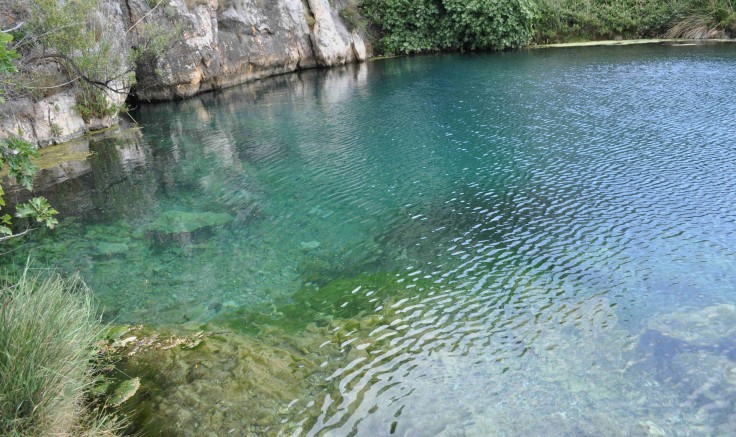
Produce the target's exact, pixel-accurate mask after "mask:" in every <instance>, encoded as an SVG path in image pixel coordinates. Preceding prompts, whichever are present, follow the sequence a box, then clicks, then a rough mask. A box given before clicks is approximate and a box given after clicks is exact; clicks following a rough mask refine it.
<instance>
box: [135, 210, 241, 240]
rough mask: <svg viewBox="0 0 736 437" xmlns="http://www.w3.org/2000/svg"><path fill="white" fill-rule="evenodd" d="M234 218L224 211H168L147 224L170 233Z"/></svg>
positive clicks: (199, 227)
mask: <svg viewBox="0 0 736 437" xmlns="http://www.w3.org/2000/svg"><path fill="white" fill-rule="evenodd" d="M233 220H234V218H233V216H231V215H229V214H224V213H215V212H188V211H166V212H164V213H162V214H161V215H159V216H158V217H156V218H155V219H154V220H153V221H152V222H151V223H150V224H149V225H148V226H147V229H148V230H149V231H153V232H160V233H164V234H169V235H173V234H183V233H191V232H194V231H197V230H200V229H204V228H210V227H213V226H222V225H225V224H228V223H230V222H232V221H233Z"/></svg>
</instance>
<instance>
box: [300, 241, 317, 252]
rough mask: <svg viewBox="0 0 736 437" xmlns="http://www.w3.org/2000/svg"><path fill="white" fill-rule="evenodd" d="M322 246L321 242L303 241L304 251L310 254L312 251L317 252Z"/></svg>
mask: <svg viewBox="0 0 736 437" xmlns="http://www.w3.org/2000/svg"><path fill="white" fill-rule="evenodd" d="M319 246H320V244H319V241H306V242H305V241H302V243H301V248H302V250H303V251H305V252H308V251H310V250H315V249H317V248H319Z"/></svg>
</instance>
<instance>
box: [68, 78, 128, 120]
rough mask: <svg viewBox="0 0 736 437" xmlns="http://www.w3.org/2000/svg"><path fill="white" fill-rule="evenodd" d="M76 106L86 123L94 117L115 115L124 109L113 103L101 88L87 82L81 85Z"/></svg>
mask: <svg viewBox="0 0 736 437" xmlns="http://www.w3.org/2000/svg"><path fill="white" fill-rule="evenodd" d="M74 108H75V109H76V110H77V111H79V114H81V115H82V119H84V121H85V122H86V123H89V121H90V120H92V119H93V118H105V117H113V116H115V115H117V114H118V112H120V110H121V109H122V108H121V107H119V106H117V105H113V104H112V103H111V102H110V100H109V99H108V98H107V96H106V95H105V93H104V92H103V91H102V90H101V89H99V88H96V87H94V86H92V85H89V84H86V83H85V84H80V85H79V90H78V92H77V103H76V105H74Z"/></svg>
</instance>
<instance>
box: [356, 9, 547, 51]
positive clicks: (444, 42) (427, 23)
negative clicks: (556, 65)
mask: <svg viewBox="0 0 736 437" xmlns="http://www.w3.org/2000/svg"><path fill="white" fill-rule="evenodd" d="M535 8H536V6H535V5H534V4H533V3H531V2H530V1H527V0H470V1H463V0H419V1H410V0H366V1H365V2H364V3H363V10H364V11H365V14H366V15H367V16H368V17H369V18H370V19H371V20H372V21H373V23H375V24H376V25H377V26H378V27H379V28H380V29H381V31H382V33H383V37H382V38H381V41H380V43H381V45H382V49H383V51H385V52H386V53H417V52H425V51H433V50H443V49H469V50H481V49H492V50H502V49H506V48H511V47H519V46H521V45H523V44H526V43H527V42H529V40H530V39H531V37H532V35H533V23H534V18H535Z"/></svg>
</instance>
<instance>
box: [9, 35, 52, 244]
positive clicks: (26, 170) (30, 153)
mask: <svg viewBox="0 0 736 437" xmlns="http://www.w3.org/2000/svg"><path fill="white" fill-rule="evenodd" d="M12 40H13V37H12V36H11V35H9V34H8V33H5V32H0V75H2V76H3V80H4V79H5V78H6V77H7V76H9V75H11V74H14V73H16V71H17V70H16V68H15V65H14V64H13V60H14V59H16V58H17V57H18V54H17V53H16V52H15V51H14V50H10V49H8V44H9V43H10V42H11V41H12ZM2 102H3V96H2V95H0V103H2ZM37 155H38V151H36V149H35V148H34V147H33V145H31V144H29V143H28V142H26V141H24V140H22V139H21V138H20V137H18V136H15V135H10V136H9V137H8V138H5V139H3V140H0V170H3V169H4V168H5V166H7V171H8V174H9V175H10V177H12V178H14V179H15V180H16V182H17V183H19V184H20V185H22V186H24V187H25V188H27V189H28V190H29V191H30V190H32V189H33V175H34V174H35V173H36V171H37V170H38V167H36V166H35V165H34V164H33V162H31V158H33V157H36V156H37ZM4 195H5V191H4V190H3V188H2V186H1V185H0V214H2V208H3V207H5V200H4V199H3V196H4ZM56 214H58V211H56V210H55V209H54V208H52V207H51V206H50V205H49V203H48V201H47V200H46V199H45V198H44V197H34V198H33V199H31V200H29V201H28V202H27V203H24V204H21V205H18V206H16V208H15V216H16V217H18V218H30V219H35V220H36V222H37V223H41V224H43V225H45V226H47V227H48V228H51V229H53V227H54V225H56V224H57V223H59V222H58V221H57V220H56V218H54V216H55V215H56ZM26 232H28V230H26V231H24V232H21V233H20V234H13V229H12V217H11V216H10V214H8V213H7V212H5V213H4V214H2V215H0V235H2V237H0V241H3V240H6V239H8V238H12V237H16V236H19V235H22V234H24V233H26Z"/></svg>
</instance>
